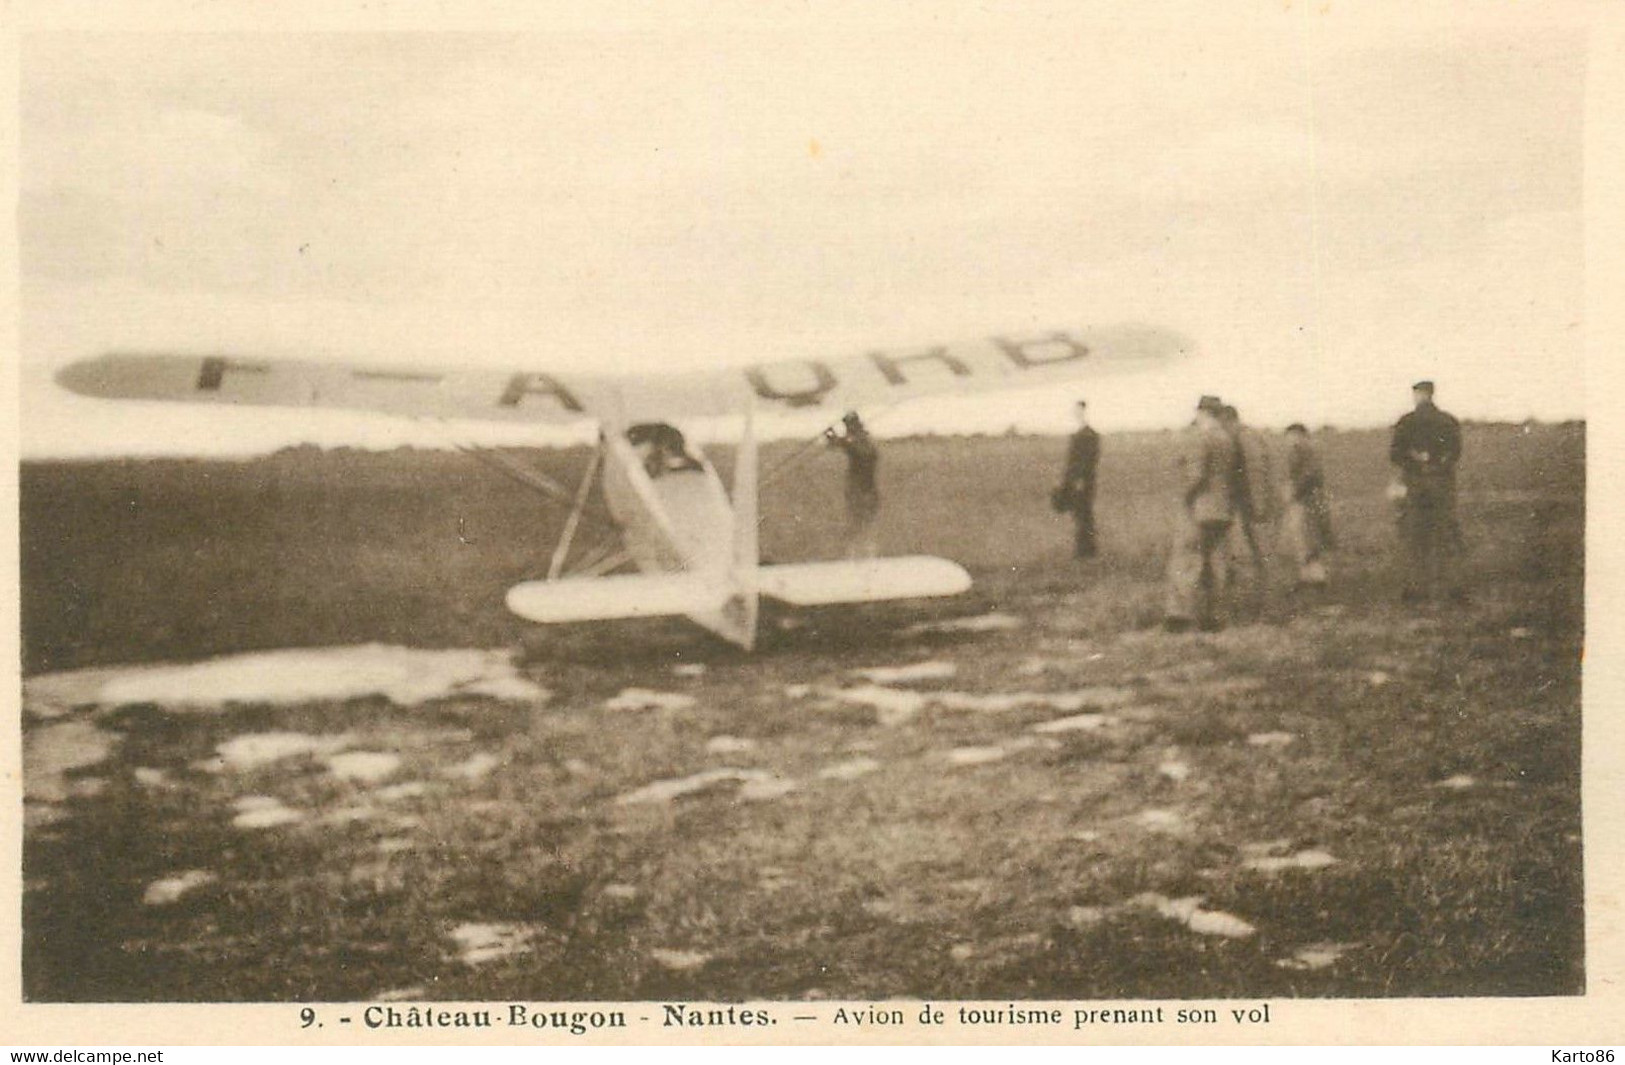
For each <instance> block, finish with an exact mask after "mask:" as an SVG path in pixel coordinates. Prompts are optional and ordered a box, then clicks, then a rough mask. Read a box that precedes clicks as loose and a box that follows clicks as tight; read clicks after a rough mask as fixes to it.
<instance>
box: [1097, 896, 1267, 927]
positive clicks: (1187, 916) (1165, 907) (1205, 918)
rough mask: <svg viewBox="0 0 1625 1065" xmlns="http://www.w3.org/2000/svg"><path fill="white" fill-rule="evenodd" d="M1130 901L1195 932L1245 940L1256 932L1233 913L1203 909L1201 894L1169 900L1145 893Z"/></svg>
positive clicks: (1165, 897)
mask: <svg viewBox="0 0 1625 1065" xmlns="http://www.w3.org/2000/svg"><path fill="white" fill-rule="evenodd" d="M1129 904H1130V905H1131V906H1138V907H1141V908H1144V909H1149V910H1152V911H1154V912H1155V913H1157V914H1158V915H1159V916H1161V917H1165V918H1167V919H1168V920H1170V921H1178V922H1179V923H1180V924H1182V925H1184V926H1185V927H1187V928H1189V929H1190V930H1191V931H1192V932H1195V933H1196V934H1198V935H1204V936H1224V937H1226V938H1229V939H1246V938H1247V937H1249V936H1251V935H1253V934H1254V933H1255V932H1257V931H1258V929H1257V928H1255V927H1253V925H1252V924H1250V923H1248V922H1247V921H1244V920H1242V919H1241V918H1240V917H1237V916H1236V915H1235V914H1230V913H1225V912H1223V911H1222V910H1204V909H1202V898H1201V897H1200V896H1193V897H1190V898H1181V899H1170V898H1168V897H1167V896H1165V895H1159V894H1157V893H1155V892H1148V893H1146V894H1143V895H1137V896H1135V897H1134V898H1133V899H1131V900H1130V903H1129Z"/></svg>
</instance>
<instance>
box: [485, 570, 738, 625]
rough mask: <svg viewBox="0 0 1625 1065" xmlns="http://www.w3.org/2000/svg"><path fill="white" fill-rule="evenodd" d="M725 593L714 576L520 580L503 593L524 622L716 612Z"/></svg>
mask: <svg viewBox="0 0 1625 1065" xmlns="http://www.w3.org/2000/svg"><path fill="white" fill-rule="evenodd" d="M728 595H729V589H728V586H727V584H726V583H725V582H724V581H723V580H722V579H721V577H720V575H716V574H713V575H711V576H709V577H706V576H702V575H700V574H697V573H676V574H670V575H667V574H627V575H624V576H617V577H582V578H569V579H566V580H558V581H526V582H525V583H524V584H516V585H514V586H513V587H512V588H509V589H508V609H509V610H511V611H513V612H514V613H515V614H518V615H519V616H520V617H522V618H525V619H527V620H529V621H535V622H539V623H541V624H544V625H546V624H553V623H557V622H568V621H609V620H614V619H617V618H656V617H669V616H673V615H677V614H695V613H703V612H706V611H712V610H718V609H720V608H721V607H722V605H723V603H725V602H726V601H727V599H728Z"/></svg>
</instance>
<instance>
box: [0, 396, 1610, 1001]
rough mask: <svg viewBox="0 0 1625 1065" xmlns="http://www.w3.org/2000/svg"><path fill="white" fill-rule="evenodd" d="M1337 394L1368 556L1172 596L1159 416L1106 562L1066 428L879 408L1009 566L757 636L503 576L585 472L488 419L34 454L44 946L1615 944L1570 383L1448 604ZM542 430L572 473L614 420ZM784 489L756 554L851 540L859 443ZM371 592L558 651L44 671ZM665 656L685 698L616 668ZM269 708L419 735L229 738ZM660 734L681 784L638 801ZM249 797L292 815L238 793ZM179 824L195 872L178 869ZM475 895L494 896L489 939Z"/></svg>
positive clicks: (1510, 463) (71, 949) (1040, 988)
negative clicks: (385, 672)
mask: <svg viewBox="0 0 1625 1065" xmlns="http://www.w3.org/2000/svg"><path fill="white" fill-rule="evenodd" d="M1320 443H1321V446H1322V449H1323V452H1324V455H1325V459H1326V464H1327V468H1328V471H1329V478H1330V481H1331V484H1332V488H1333V492H1334V494H1335V497H1336V498H1335V520H1336V524H1337V528H1338V532H1339V536H1340V540H1341V546H1342V550H1341V551H1340V553H1339V555H1338V557H1337V559H1336V566H1335V582H1334V585H1333V587H1332V588H1331V589H1330V590H1329V591H1327V592H1325V593H1323V594H1319V595H1317V596H1315V597H1306V596H1302V595H1298V594H1295V593H1293V592H1292V591H1291V590H1290V589H1289V588H1288V587H1287V584H1288V582H1287V580H1286V578H1287V574H1286V571H1285V569H1284V568H1283V569H1282V570H1281V571H1279V572H1278V573H1276V574H1275V578H1276V580H1275V581H1274V583H1273V585H1272V587H1271V588H1270V589H1268V590H1267V591H1266V592H1265V593H1264V594H1262V595H1259V596H1257V597H1255V598H1250V599H1249V601H1248V602H1247V604H1246V605H1245V606H1244V608H1243V609H1242V610H1241V611H1240V616H1239V617H1238V618H1237V620H1236V623H1235V624H1234V625H1232V626H1231V628H1229V629H1228V630H1227V631H1225V632H1223V633H1219V634H1215V635H1182V636H1170V635H1166V634H1163V633H1162V632H1161V631H1160V630H1158V629H1157V628H1156V626H1155V623H1156V621H1157V620H1158V617H1159V603H1160V597H1161V589H1160V586H1159V575H1160V567H1161V560H1162V557H1163V554H1164V552H1165V549H1166V543H1167V531H1166V515H1167V505H1168V504H1167V501H1168V499H1169V498H1170V497H1171V495H1172V488H1171V484H1172V476H1171V470H1170V458H1171V454H1172V438H1171V437H1169V436H1167V435H1158V434H1146V435H1138V436H1127V435H1120V436H1111V437H1108V438H1107V439H1106V441H1105V445H1106V455H1105V459H1104V462H1103V468H1102V477H1103V481H1102V486H1101V490H1100V499H1099V505H1098V513H1099V521H1100V525H1101V529H1102V537H1103V550H1104V557H1103V558H1102V559H1101V560H1099V561H1097V562H1095V563H1090V564H1087V565H1080V564H1077V563H1074V562H1072V561H1071V559H1070V558H1069V546H1070V545H1069V529H1068V527H1067V525H1066V523H1065V520H1064V519H1063V518H1060V517H1057V516H1056V515H1054V514H1052V513H1050V512H1049V511H1048V509H1047V505H1046V501H1047V492H1048V489H1049V487H1050V485H1051V484H1052V482H1053V480H1054V479H1055V477H1056V475H1057V471H1058V466H1059V463H1060V459H1061V452H1062V450H1063V448H1064V445H1063V443H1062V442H1061V441H1057V440H1045V439H1031V438H1019V437H1007V438H996V439H943V440H909V441H896V442H889V443H887V444H886V445H885V448H884V452H883V454H884V459H883V467H882V478H883V487H884V490H885V495H886V510H885V515H884V522H883V531H882V539H883V543H884V546H885V548H886V549H887V550H888V551H893V552H901V551H909V552H914V551H920V552H929V553H935V554H942V555H945V556H947V557H950V558H954V559H957V560H959V561H961V562H963V563H964V564H966V565H967V566H968V567H969V568H970V569H971V570H972V572H973V573H974V574H975V576H976V577H977V587H976V589H975V590H973V591H972V592H971V593H970V594H969V595H968V596H966V597H961V598H959V599H956V600H951V601H941V602H932V603H915V604H886V605H883V606H875V607H865V608H849V609H839V610H836V609H831V610H824V611H817V612H807V613H795V614H773V615H770V616H769V618H768V620H767V624H766V626H765V630H764V644H765V646H764V647H763V648H762V649H761V651H760V652H759V653H758V654H757V655H755V656H749V657H747V656H744V655H741V654H738V653H736V652H734V651H732V650H730V649H727V648H724V647H720V646H718V645H717V644H715V643H714V642H712V641H711V640H710V639H709V638H708V637H706V636H704V635H703V634H701V633H699V632H698V631H697V630H694V629H691V628H690V627H688V626H687V625H685V624H682V623H678V622H670V623H667V622H644V623H636V624H632V623H626V624H615V625H610V624H603V625H591V626H579V627H573V628H568V629H548V630H541V629H537V628H533V627H529V626H526V625H524V624H523V623H521V622H518V621H516V620H514V619H512V618H510V617H509V616H507V615H506V613H505V612H504V611H503V609H502V605H501V596H502V592H503V590H504V589H505V588H506V586H507V585H508V584H509V583H512V582H513V581H515V580H517V579H521V578H524V577H529V576H534V575H536V574H538V573H539V572H540V571H541V570H543V569H545V566H546V562H547V556H548V554H549V552H550V551H551V548H552V544H553V536H554V534H555V530H556V526H557V523H558V520H559V517H558V515H556V514H553V513H550V512H549V511H547V510H546V509H544V508H542V507H540V506H539V505H538V502H537V500H536V498H535V497H534V496H533V495H531V494H529V493H528V492H525V491H523V490H520V489H517V488H514V487H513V486H512V485H511V484H510V483H509V482H508V481H506V480H504V479H502V478H501V477H499V476H498V475H497V474H495V473H493V472H491V471H489V470H487V469H486V468H484V467H482V466H480V465H477V464H474V463H472V462H471V461H470V460H468V459H467V458H465V457H462V456H456V455H445V454H426V453H414V452H398V453H391V454H367V453H352V452H336V453H321V452H316V451H309V450H306V451H290V452H284V453H281V454H278V455H276V456H272V457H269V458H265V459H261V460H256V461H251V462H243V463H223V462H186V461H165V462H122V463H119V462H109V463H96V464H30V465H25V466H24V468H23V470H22V612H23V636H24V672H25V705H24V720H23V729H24V734H25V748H27V747H28V745H29V744H30V742H32V748H31V749H32V750H34V751H35V755H34V761H33V763H32V764H30V767H29V773H30V780H29V786H30V789H31V790H30V797H31V798H35V799H38V800H39V801H38V802H36V803H34V805H33V806H32V807H31V809H33V810H34V811H35V812H36V813H38V812H48V813H49V815H50V816H39V817H34V818H31V819H30V822H29V827H28V831H27V833H26V836H25V868H24V875H25V895H24V959H23V961H24V984H25V990H26V993H27V995H28V997H29V998H30V999H33V1000H41V1001H56V1000H113V1001H125V1000H323V999H365V998H372V997H377V996H381V995H382V996H394V997H405V998H423V999H430V998H434V999H453V998H459V999H479V1000H499V999H519V998H524V999H549V998H551V999H588V998H601V999H616V998H663V999H672V1000H676V999H681V998H709V999H737V998H745V997H767V998H879V997H890V996H907V997H934V998H950V997H952V998H1007V997H1012V998H1014V997H1019V998H1080V997H1088V998H1104V997H1113V996H1136V997H1138V996H1157V997H1175V996H1240V995H1298V996H1328V995H1338V996H1391V995H1468V994H1471V995H1545V994H1576V993H1579V992H1580V991H1581V990H1582V989H1583V987H1584V965H1583V962H1584V958H1583V940H1584V934H1583V933H1584V928H1583V908H1582V899H1583V891H1582V881H1581V843H1582V841H1581V822H1580V781H1579V765H1580V655H1581V648H1582V637H1583V632H1582V621H1583V610H1582V589H1583V575H1584V573H1583V569H1584V544H1583V533H1584V495H1585V485H1584V473H1585V459H1584V453H1585V436H1584V429H1583V427H1581V426H1530V427H1512V426H1477V427H1471V428H1470V429H1469V432H1468V436H1467V455H1468V458H1467V460H1466V462H1465V464H1464V467H1463V475H1462V483H1461V493H1462V494H1461V508H1462V517H1463V524H1464V527H1465V533H1466V538H1467V541H1468V543H1467V552H1466V556H1465V559H1464V562H1465V565H1466V567H1467V570H1468V572H1469V573H1470V580H1469V588H1470V590H1471V593H1472V600H1471V603H1470V605H1468V606H1466V607H1450V608H1442V607H1441V608H1433V609H1424V610H1402V609H1400V608H1399V606H1398V605H1397V604H1396V602H1395V599H1396V596H1395V594H1394V593H1395V592H1396V591H1397V586H1396V584H1395V581H1394V575H1393V572H1392V561H1393V559H1392V556H1393V549H1394V543H1393V522H1392V513H1391V510H1390V508H1389V505H1388V503H1387V502H1386V501H1385V500H1384V499H1383V494H1382V489H1383V486H1384V484H1385V483H1386V480H1387V466H1386V461H1385V439H1384V434H1381V433H1376V432H1347V433H1328V434H1323V435H1322V436H1321V437H1320ZM791 450H792V448H791V447H790V446H788V445H780V446H777V447H774V448H770V449H768V450H767V452H766V453H765V454H764V470H769V471H771V470H773V469H774V468H775V466H777V465H778V464H779V463H781V462H782V461H783V460H784V459H785V458H786V456H788V455H789V454H790V453H791ZM524 457H525V459H526V461H529V462H532V463H534V464H535V465H536V466H537V467H538V468H541V469H544V470H546V471H548V472H549V473H551V474H553V475H554V476H557V477H559V478H561V479H564V480H573V478H574V476H575V475H576V474H575V472H574V471H576V470H578V469H579V466H580V463H581V461H582V458H583V455H582V454H579V453H578V454H573V455H572V454H565V453H536V454H533V455H526V456H524ZM714 457H716V458H717V459H718V460H719V465H721V466H724V467H726V465H727V461H726V460H727V458H728V456H727V454H726V452H724V453H722V454H721V455H718V456H714ZM763 511H764V514H766V515H768V518H767V521H766V523H765V525H764V527H763V551H764V554H765V555H766V556H767V557H769V558H770V559H775V560H782V561H790V560H797V559H805V558H819V557H833V556H836V555H838V554H839V552H840V524H841V511H840V465H839V460H838V458H836V457H835V456H831V455H817V456H814V457H812V458H810V459H809V460H807V461H805V462H803V463H800V464H798V465H795V466H793V467H790V468H787V469H786V470H785V471H784V472H783V473H782V475H781V476H779V477H778V478H777V479H776V480H774V481H773V482H772V483H771V484H770V485H769V486H768V488H767V489H766V490H765V492H764V499H763ZM990 615H991V616H993V617H995V618H998V619H1002V622H1001V623H993V624H980V623H977V622H975V621H973V622H972V623H971V624H970V625H963V624H955V620H956V619H959V620H963V619H967V618H969V619H977V618H985V617H987V616H990ZM369 642H381V643H388V644H401V645H407V646H412V647H419V648H453V647H491V648H500V647H513V648H516V649H518V652H519V656H518V661H519V663H520V668H521V672H522V673H523V675H524V676H525V677H526V678H528V679H530V680H533V681H534V682H536V683H537V684H539V685H541V686H544V687H545V688H546V689H547V690H548V692H549V693H550V694H549V696H548V697H547V698H545V699H542V698H528V699H526V698H496V697H493V696H491V695H478V694H470V693H454V694H451V695H449V696H447V697H444V698H439V699H435V700H432V701H429V702H426V703H423V704H421V705H413V706H408V707H402V706H397V705H393V704H392V703H390V702H389V701H388V700H386V699H384V698H381V697H376V696H374V697H364V698H355V699H346V700H316V701H309V702H304V703H299V704H294V705H270V704H256V703H254V702H253V701H245V702H232V703H228V704H225V705H221V706H216V707H213V708H209V709H207V710H199V709H197V708H185V707H180V706H175V705H167V704H165V703H163V702H153V701H147V702H134V703H126V704H122V705H116V706H102V707H100V708H95V709H92V708H88V707H82V708H79V709H72V708H67V709H65V710H64V708H61V707H58V708H55V709H48V708H46V707H45V705H44V703H43V702H41V700H40V699H39V698H37V697H36V698H33V699H31V698H30V697H29V696H28V695H27V694H26V690H27V689H28V688H29V686H30V685H34V686H39V687H37V690H44V688H43V687H42V686H43V685H46V684H47V682H48V681H49V680H50V677H49V675H50V674H56V673H59V672H60V671H65V670H82V669H86V668H90V667H114V666H120V665H127V664H135V663H150V662H160V661H173V660H195V659H201V658H204V657H206V656H210V655H217V654H226V653H235V652H243V651H253V650H261V649H270V648H289V647H324V646H329V645H352V644H363V643H369ZM922 664H923V665H926V666H929V667H930V668H928V669H923V670H922V671H921V674H920V678H919V679H916V680H913V681H906V680H902V679H892V680H886V681H881V682H878V683H876V682H871V681H867V680H864V679H862V678H861V677H859V676H858V675H856V674H855V673H854V671H855V670H860V669H866V668H872V667H896V666H901V665H915V666H920V665H922ZM629 688H631V689H643V690H649V691H652V692H654V693H656V694H658V695H659V696H660V697H661V698H658V699H651V700H650V702H651V703H658V704H660V705H651V706H649V707H648V708H645V709H612V708H611V707H612V706H613V705H614V704H613V703H612V702H611V700H613V699H614V698H615V697H616V696H617V695H618V694H619V693H622V692H623V691H624V690H625V689H629ZM910 692H912V693H914V694H913V695H912V696H910V695H909V694H908V693H910ZM672 696H677V697H684V698H670V697H672ZM632 701H633V702H636V701H637V700H636V699H633V700H632ZM606 704H607V705H606ZM1080 713H1081V714H1082V715H1083V718H1082V719H1078V715H1079V714H1080ZM1067 719H1073V720H1071V722H1070V725H1068V724H1067ZM1057 722H1061V723H1062V724H1059V725H1058V724H1057ZM70 728H71V729H77V730H79V731H77V732H74V733H72V734H71V735H70V733H69V732H68V731H67V730H69V729H70ZM266 734H289V735H297V736H301V737H306V738H311V739H313V740H314V741H315V742H316V743H318V744H319V743H321V742H324V741H330V744H331V745H334V746H336V745H339V744H343V745H346V746H347V747H348V748H350V749H352V750H355V751H363V752H382V753H388V754H390V755H392V756H393V757H394V758H395V762H394V763H393V767H392V768H391V769H390V771H389V773H388V775H387V776H383V777H378V778H368V777H365V776H357V775H348V776H347V775H344V774H340V773H336V772H334V771H333V770H332V766H331V763H325V762H324V761H323V760H322V757H321V756H320V754H319V752H317V751H316V748H312V749H311V751H307V752H306V753H304V754H299V755H295V756H290V757H285V758H281V759H277V760H274V761H268V762H265V763H263V764H257V765H254V766H251V767H248V768H244V769H242V770H240V771H235V772H220V771H218V769H217V768H210V766H209V760H210V759H211V758H214V757H217V756H218V753H219V752H220V751H221V750H222V748H223V746H225V745H228V744H230V743H231V742H233V741H234V740H237V739H240V738H242V737H245V736H261V735H266ZM48 737H53V738H54V739H53V743H56V744H57V745H60V743H61V741H63V740H64V738H71V739H73V740H75V741H76V742H77V743H78V744H79V746H80V747H81V748H82V747H85V746H88V747H90V748H91V749H92V753H91V754H88V755H87V754H84V753H83V752H82V751H81V752H80V753H79V754H77V755H74V754H72V753H70V754H68V755H66V756H64V755H62V754H60V752H58V753H57V754H54V755H53V754H51V753H49V751H48V750H47V748H50V747H51V746H52V744H48V743H47V742H46V739H47V738H48ZM41 765H48V766H49V767H51V769H52V771H53V772H54V776H53V777H52V778H51V781H50V782H49V785H47V784H45V783H42V782H43V781H44V778H45V772H44V771H43V770H40V769H39V766H41ZM470 765H481V766H489V767H490V768H489V769H488V771H481V772H477V773H476V772H472V771H466V769H467V767H468V766H470ZM697 774H708V775H702V776H697ZM672 781H678V782H682V781H687V782H689V784H690V785H691V787H690V790H689V791H688V793H686V794H682V795H677V796H674V797H670V798H667V799H661V798H652V799H649V800H648V801H640V797H641V796H646V795H649V794H653V793H648V792H640V789H645V788H648V787H650V786H651V785H656V786H658V785H660V784H662V782H672ZM657 790H658V788H657ZM674 790H680V789H674ZM249 799H252V800H255V801H259V800H272V799H274V800H275V801H276V802H278V803H280V804H283V806H284V808H287V809H291V810H295V811H298V812H299V813H300V814H301V817H300V819H298V820H290V821H289V822H288V823H285V824H281V825H277V826H274V827H262V828H244V827H242V826H241V825H240V824H239V823H237V822H236V821H235V820H234V814H235V813H236V812H238V811H240V810H243V809H246V807H244V806H243V805H242V804H243V803H244V801H245V800H249ZM47 808H48V809H47ZM183 871H189V872H192V873H196V874H198V875H197V879H196V881H195V885H196V886H195V887H194V888H192V889H190V890H187V891H185V892H184V894H179V895H178V896H177V897H176V898H174V899H172V900H168V901H162V902H155V901H154V886H155V885H157V884H160V883H164V882H166V881H170V880H173V878H175V877H176V875H177V874H178V873H181V872H183ZM470 929H475V930H477V931H476V932H470V931H469V930H470ZM476 934H479V935H485V936H487V937H492V936H494V937H496V940H497V945H496V946H495V947H494V948H493V949H490V950H487V951H486V952H484V953H483V954H481V953H478V952H476V953H472V954H471V953H470V951H469V950H468V942H469V941H468V938H467V937H469V936H473V935H476Z"/></svg>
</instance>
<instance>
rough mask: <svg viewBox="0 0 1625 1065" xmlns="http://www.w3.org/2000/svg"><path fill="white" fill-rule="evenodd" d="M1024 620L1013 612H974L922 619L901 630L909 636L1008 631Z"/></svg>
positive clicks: (1020, 625)
mask: <svg viewBox="0 0 1625 1065" xmlns="http://www.w3.org/2000/svg"><path fill="white" fill-rule="evenodd" d="M1025 624H1026V622H1025V621H1024V620H1023V619H1021V618H1019V617H1016V616H1015V615H1014V614H976V615H973V616H972V617H968V618H948V619H947V620H945V621H922V622H920V623H919V624H917V625H910V626H909V627H908V628H906V629H904V630H903V631H904V632H905V633H907V634H908V635H910V636H916V635H928V634H931V633H946V632H1008V631H1009V630H1011V629H1019V628H1021V627H1022V626H1023V625H1025Z"/></svg>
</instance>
